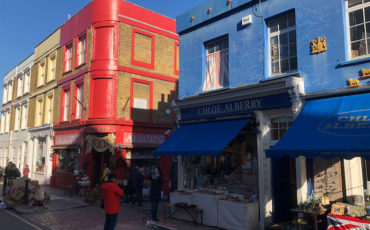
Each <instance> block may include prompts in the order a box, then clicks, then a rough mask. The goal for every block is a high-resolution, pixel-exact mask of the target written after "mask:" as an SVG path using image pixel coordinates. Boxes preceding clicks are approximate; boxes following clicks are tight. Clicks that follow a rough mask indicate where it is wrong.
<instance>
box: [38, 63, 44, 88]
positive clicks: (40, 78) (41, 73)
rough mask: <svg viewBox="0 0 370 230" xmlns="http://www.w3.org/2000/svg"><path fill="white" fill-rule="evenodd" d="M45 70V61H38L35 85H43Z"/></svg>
mask: <svg viewBox="0 0 370 230" xmlns="http://www.w3.org/2000/svg"><path fill="white" fill-rule="evenodd" d="M45 70H46V61H45V60H43V61H41V62H40V63H39V69H38V71H39V72H38V76H37V87H40V86H43V85H44V82H45Z"/></svg>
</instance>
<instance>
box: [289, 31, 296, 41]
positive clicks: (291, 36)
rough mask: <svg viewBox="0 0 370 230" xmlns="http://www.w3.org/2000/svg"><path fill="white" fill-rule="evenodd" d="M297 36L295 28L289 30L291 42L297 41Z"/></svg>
mask: <svg viewBox="0 0 370 230" xmlns="http://www.w3.org/2000/svg"><path fill="white" fill-rule="evenodd" d="M295 36H296V35H295V30H294V31H290V32H289V43H292V42H295V41H296V37H295Z"/></svg>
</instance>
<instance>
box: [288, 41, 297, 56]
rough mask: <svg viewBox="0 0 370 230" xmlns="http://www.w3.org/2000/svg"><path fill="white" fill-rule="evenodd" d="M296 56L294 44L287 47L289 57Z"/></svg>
mask: <svg viewBox="0 0 370 230" xmlns="http://www.w3.org/2000/svg"><path fill="white" fill-rule="evenodd" d="M295 56H297V47H296V44H295V43H293V44H291V45H290V46H289V57H295Z"/></svg>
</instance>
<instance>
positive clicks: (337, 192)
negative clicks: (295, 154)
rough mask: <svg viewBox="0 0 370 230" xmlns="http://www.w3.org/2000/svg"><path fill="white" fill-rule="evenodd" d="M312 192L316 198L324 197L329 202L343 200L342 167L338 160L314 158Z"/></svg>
mask: <svg viewBox="0 0 370 230" xmlns="http://www.w3.org/2000/svg"><path fill="white" fill-rule="evenodd" d="M313 173H314V192H315V195H316V196H317V197H319V198H320V197H321V196H322V195H326V196H328V197H329V199H330V201H341V200H342V199H343V184H342V166H341V161H340V159H339V158H332V159H323V158H314V160H313Z"/></svg>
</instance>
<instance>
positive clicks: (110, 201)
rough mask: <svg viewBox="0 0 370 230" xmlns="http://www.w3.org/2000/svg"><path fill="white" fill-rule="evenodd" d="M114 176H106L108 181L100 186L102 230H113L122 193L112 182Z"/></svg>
mask: <svg viewBox="0 0 370 230" xmlns="http://www.w3.org/2000/svg"><path fill="white" fill-rule="evenodd" d="M115 177H116V175H114V174H109V175H108V181H107V182H106V183H103V184H102V185H101V188H102V190H103V200H104V212H105V223H104V230H113V229H114V227H115V226H116V223H117V217H118V213H119V198H120V197H121V196H123V191H122V189H120V188H119V187H118V185H117V184H116V183H114V182H113V181H112V180H113V179H114V178H115Z"/></svg>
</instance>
